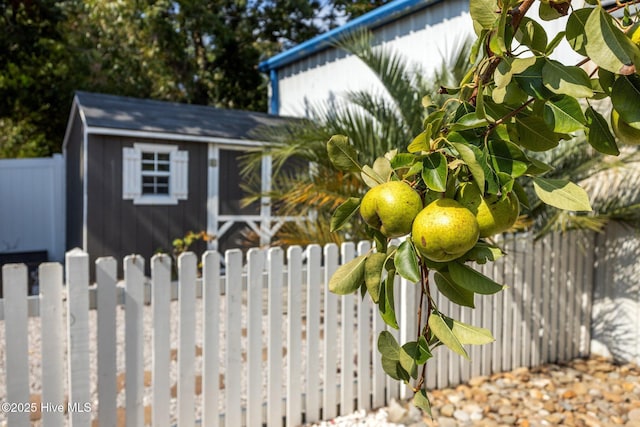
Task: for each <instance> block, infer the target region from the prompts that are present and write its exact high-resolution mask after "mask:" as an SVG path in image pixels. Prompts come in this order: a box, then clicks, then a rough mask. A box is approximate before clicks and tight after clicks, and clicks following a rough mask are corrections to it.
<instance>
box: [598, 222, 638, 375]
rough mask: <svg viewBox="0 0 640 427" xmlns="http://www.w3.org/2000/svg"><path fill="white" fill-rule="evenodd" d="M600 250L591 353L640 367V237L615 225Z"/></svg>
mask: <svg viewBox="0 0 640 427" xmlns="http://www.w3.org/2000/svg"><path fill="white" fill-rule="evenodd" d="M597 247H598V249H597V250H598V253H597V255H596V257H595V259H596V262H597V264H596V277H595V283H594V289H593V309H592V310H593V311H592V320H591V322H592V323H591V325H592V326H591V329H592V341H591V351H592V352H593V353H596V354H600V355H603V356H607V357H613V358H614V359H615V360H618V361H622V362H633V363H640V332H638V326H639V325H640V261H639V260H640V233H638V232H634V231H632V230H629V229H628V228H625V227H623V226H622V225H619V224H615V223H612V224H609V225H608V226H607V228H606V231H605V233H604V234H603V235H601V236H599V238H598V240H597Z"/></svg>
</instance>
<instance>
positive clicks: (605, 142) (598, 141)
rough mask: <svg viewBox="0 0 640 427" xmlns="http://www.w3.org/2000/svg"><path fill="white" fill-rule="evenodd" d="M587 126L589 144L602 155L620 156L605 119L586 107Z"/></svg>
mask: <svg viewBox="0 0 640 427" xmlns="http://www.w3.org/2000/svg"><path fill="white" fill-rule="evenodd" d="M585 115H586V117H587V125H588V130H589V132H588V138H587V141H589V144H591V146H592V147H593V148H595V149H596V150H598V151H599V152H601V153H603V154H611V155H614V156H617V155H618V154H620V150H618V145H617V144H616V139H615V137H614V136H613V134H612V133H611V131H610V130H609V125H608V124H607V119H605V118H604V117H603V116H602V114H600V113H598V112H597V111H596V110H594V109H593V107H588V108H587V110H586V111H585Z"/></svg>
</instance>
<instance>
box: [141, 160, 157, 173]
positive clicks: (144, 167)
mask: <svg viewBox="0 0 640 427" xmlns="http://www.w3.org/2000/svg"><path fill="white" fill-rule="evenodd" d="M154 166H155V165H154V164H153V163H146V162H142V170H143V171H153V170H155V168H154Z"/></svg>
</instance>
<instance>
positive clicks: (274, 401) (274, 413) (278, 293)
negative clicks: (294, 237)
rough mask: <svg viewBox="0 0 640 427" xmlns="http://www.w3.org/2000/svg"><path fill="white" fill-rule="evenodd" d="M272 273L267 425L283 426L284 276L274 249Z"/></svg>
mask: <svg viewBox="0 0 640 427" xmlns="http://www.w3.org/2000/svg"><path fill="white" fill-rule="evenodd" d="M267 269H268V273H269V287H268V294H267V301H268V312H267V314H268V318H269V320H268V331H267V366H268V368H267V378H268V381H267V425H268V426H270V427H271V426H280V425H282V416H283V412H282V398H283V397H284V396H283V395H282V275H283V269H284V261H283V252H282V249H280V248H271V249H269V252H268V253H267Z"/></svg>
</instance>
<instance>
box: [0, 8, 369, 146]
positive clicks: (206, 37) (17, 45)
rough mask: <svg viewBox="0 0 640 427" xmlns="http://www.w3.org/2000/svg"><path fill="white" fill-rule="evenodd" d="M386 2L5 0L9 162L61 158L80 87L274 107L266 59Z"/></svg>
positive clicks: (3, 109)
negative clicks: (269, 102)
mask: <svg viewBox="0 0 640 427" xmlns="http://www.w3.org/2000/svg"><path fill="white" fill-rule="evenodd" d="M376 4H377V3H376V2H370V1H359V0H356V1H340V2H335V3H334V2H332V1H328V2H322V3H321V2H319V1H311V2H310V1H306V0H288V1H273V0H252V1H231V0H208V1H197V0H178V1H171V0H138V1H134V0H122V1H118V2H113V1H109V0H86V1H83V0H65V1H54V0H30V1H26V0H12V1H9V2H2V4H0V13H1V14H2V15H1V17H0V19H2V20H3V32H2V34H0V48H1V49H2V52H3V53H2V54H1V56H0V75H1V76H2V78H0V99H1V101H0V130H2V132H0V133H1V135H0V157H18V156H20V157H24V156H46V155H49V154H51V153H53V152H59V151H60V149H61V143H62V138H63V135H64V131H65V125H66V120H67V118H68V117H67V116H68V113H69V109H70V106H71V100H72V96H73V91H74V90H87V91H96V92H103V93H110V94H115V95H129V96H135V97H141V98H154V99H160V100H169V101H177V102H187V103H195V104H202V105H214V106H218V107H224V108H237V109H248V110H256V111H266V106H267V86H266V77H265V76H264V75H262V74H261V73H260V72H259V70H258V63H259V62H260V61H261V60H262V59H265V58H266V57H268V56H271V55H273V54H275V53H277V52H278V51H280V50H281V49H283V48H287V47H291V46H292V45H294V44H297V43H300V42H302V41H304V40H307V39H308V38H311V37H313V36H314V35H316V34H318V33H320V32H322V31H325V30H327V29H329V28H332V27H333V26H335V25H337V24H338V23H339V22H342V21H343V20H345V19H349V18H351V17H353V16H356V15H357V14H360V13H364V12H366V11H368V10H370V9H371V8H373V7H375V6H376ZM359 5H360V6H361V7H360V6H359Z"/></svg>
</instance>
